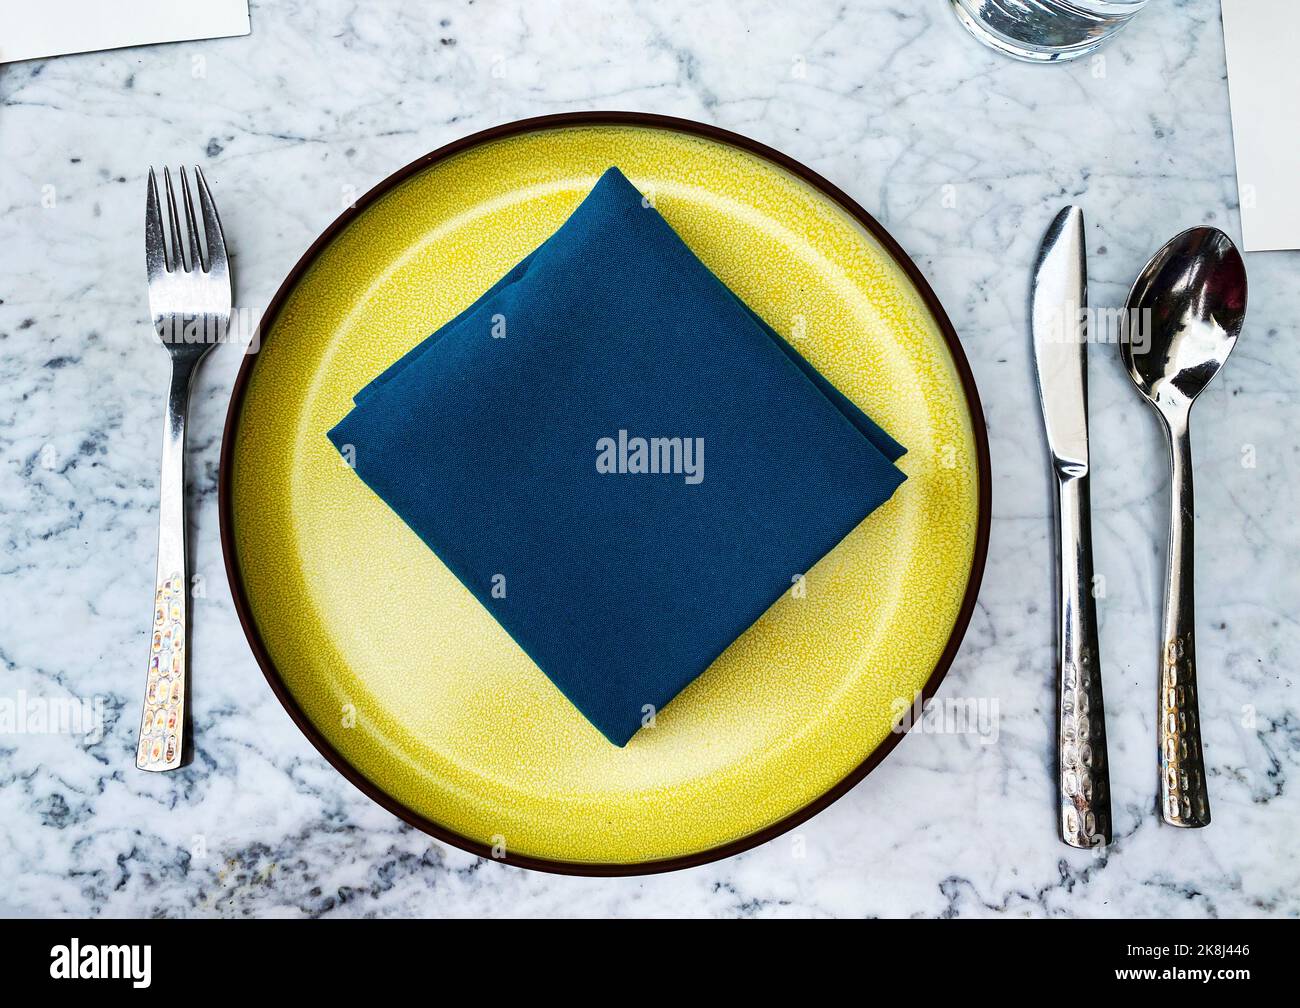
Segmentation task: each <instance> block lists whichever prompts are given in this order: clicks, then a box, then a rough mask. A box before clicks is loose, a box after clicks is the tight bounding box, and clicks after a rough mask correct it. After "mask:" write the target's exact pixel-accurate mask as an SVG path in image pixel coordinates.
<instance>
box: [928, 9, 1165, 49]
mask: <svg viewBox="0 0 1300 1008" xmlns="http://www.w3.org/2000/svg"><path fill="white" fill-rule="evenodd" d="M949 2H950V3H951V4H952V6H953V10H955V11H956V12H957V17H958V18H959V19H960V20H961V23H962V24H964V25H965V26H966V28H967V29H968V30H969V31H970V33H971V34H972V35H974V36H975V37H976V38H977V39H979V40H980V41H981V42H983V43H984V44H985V45H989V46H992V47H993V48H994V49H997V50H999V51H1000V52H1004V53H1006V54H1007V55H1009V56H1014V57H1016V59H1022V60H1029V61H1031V62H1034V63H1050V62H1054V61H1059V60H1069V59H1077V58H1078V57H1080V56H1083V55H1086V54H1087V53H1090V52H1092V51H1093V50H1094V49H1096V48H1097V47H1098V46H1100V45H1101V44H1102V43H1103V42H1105V41H1106V40H1107V39H1108V38H1110V37H1111V36H1112V35H1114V34H1115V32H1117V31H1119V30H1120V29H1121V28H1123V27H1124V26H1125V25H1126V24H1128V23H1129V21H1130V20H1131V19H1132V17H1133V15H1135V14H1136V13H1137V12H1138V11H1140V10H1141V9H1142V8H1143V7H1145V6H1146V3H1147V0H949Z"/></svg>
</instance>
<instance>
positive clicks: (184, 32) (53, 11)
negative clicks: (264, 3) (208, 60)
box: [0, 0, 249, 63]
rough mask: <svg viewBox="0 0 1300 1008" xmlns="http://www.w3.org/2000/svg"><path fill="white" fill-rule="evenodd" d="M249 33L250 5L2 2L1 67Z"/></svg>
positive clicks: (173, 0)
mask: <svg viewBox="0 0 1300 1008" xmlns="http://www.w3.org/2000/svg"><path fill="white" fill-rule="evenodd" d="M248 32H249V26H248V0H0V63H11V62H13V61H15V60H25V59H36V58H38V57H44V56H62V55H64V54H66V53H80V52H93V51H95V50H98V49H120V48H121V47H122V46H133V45H148V44H150V43H153V42H184V41H189V40H191V39H208V38H225V37H227V36H230V35H247V34H248Z"/></svg>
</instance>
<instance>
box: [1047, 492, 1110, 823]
mask: <svg viewBox="0 0 1300 1008" xmlns="http://www.w3.org/2000/svg"><path fill="white" fill-rule="evenodd" d="M1090 510H1091V508H1090V505H1089V500H1088V476H1087V473H1086V472H1083V473H1073V474H1072V473H1069V472H1061V473H1058V476H1057V482H1056V515H1057V530H1058V537H1057V548H1058V551H1059V553H1058V561H1059V563H1058V566H1057V570H1058V571H1059V574H1060V582H1059V591H1060V595H1059V609H1058V616H1059V620H1060V623H1059V627H1058V638H1057V648H1058V651H1057V658H1058V661H1057V670H1058V678H1057V693H1056V710H1057V787H1058V794H1059V799H1060V801H1059V804H1060V820H1061V839H1062V840H1064V841H1065V842H1066V843H1067V844H1069V845H1070V846H1071V847H1081V848H1092V847H1097V846H1100V845H1102V844H1108V843H1110V836H1111V834H1110V773H1109V769H1108V764H1107V760H1106V712H1105V707H1104V705H1103V703H1102V696H1101V666H1100V660H1099V655H1098V648H1097V608H1096V605H1095V603H1094V600H1093V594H1092V584H1093V581H1092V532H1091V527H1092V520H1091V516H1090Z"/></svg>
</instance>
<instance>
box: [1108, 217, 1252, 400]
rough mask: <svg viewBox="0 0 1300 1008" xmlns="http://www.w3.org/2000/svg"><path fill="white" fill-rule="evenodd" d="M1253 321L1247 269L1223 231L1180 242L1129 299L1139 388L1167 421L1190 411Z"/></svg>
mask: <svg viewBox="0 0 1300 1008" xmlns="http://www.w3.org/2000/svg"><path fill="white" fill-rule="evenodd" d="M1245 317H1246V265H1245V263H1243V262H1242V260H1241V253H1240V252H1238V251H1237V247H1236V246H1235V245H1234V244H1233V243H1232V239H1231V238H1229V237H1228V236H1227V235H1226V234H1224V233H1223V232H1222V231H1220V230H1219V229H1218V228H1212V227H1197V228H1191V229H1189V230H1187V231H1184V232H1183V233H1182V234H1179V235H1177V236H1175V237H1174V238H1172V239H1170V241H1169V242H1168V243H1167V244H1166V245H1165V246H1164V248H1162V249H1161V250H1160V251H1159V252H1157V253H1156V254H1155V255H1154V256H1152V257H1151V261H1150V262H1148V263H1147V264H1146V266H1145V267H1144V268H1143V270H1142V272H1141V273H1140V274H1138V278H1137V280H1136V281H1135V282H1134V283H1133V289H1132V290H1131V291H1130V292H1129V297H1128V312H1127V319H1128V323H1129V336H1128V338H1126V339H1124V340H1123V341H1121V343H1120V351H1121V353H1122V354H1123V357H1124V365H1125V367H1127V368H1128V373H1129V377H1130V378H1132V379H1133V384H1135V385H1136V386H1137V387H1138V391H1139V392H1141V393H1142V395H1143V396H1145V397H1146V398H1147V399H1148V400H1149V401H1150V402H1151V403H1152V405H1154V406H1155V407H1156V409H1157V410H1159V411H1160V412H1161V414H1162V415H1163V414H1165V413H1166V411H1168V410H1173V411H1175V412H1177V411H1178V410H1180V409H1190V408H1191V404H1192V401H1193V400H1194V399H1195V398H1196V397H1197V396H1198V395H1200V394H1201V391H1202V390H1203V389H1204V388H1205V386H1206V385H1208V384H1209V383H1210V380H1211V379H1212V378H1214V376H1215V375H1216V374H1218V373H1219V369H1220V368H1221V367H1222V366H1223V362H1224V361H1225V360H1227V357H1228V354H1229V353H1230V352H1231V351H1232V348H1233V346H1235V345H1236V343H1237V337H1238V336H1239V335H1240V333H1241V326H1242V322H1243V321H1244V320H1245Z"/></svg>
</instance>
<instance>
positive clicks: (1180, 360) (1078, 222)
mask: <svg viewBox="0 0 1300 1008" xmlns="http://www.w3.org/2000/svg"><path fill="white" fill-rule="evenodd" d="M1087 275H1088V268H1087V262H1086V251H1085V241H1084V234H1083V214H1082V212H1081V211H1080V210H1079V209H1078V208H1077V207H1071V206H1067V207H1065V208H1064V209H1063V210H1061V212H1060V213H1058V214H1057V215H1056V218H1055V219H1054V220H1053V221H1052V223H1051V226H1050V227H1049V228H1048V229H1047V234H1046V235H1045V236H1044V237H1043V242H1042V245H1041V247H1040V248H1039V252H1038V259H1037V262H1036V265H1035V268H1034V279H1033V286H1032V289H1031V294H1030V311H1031V319H1030V325H1031V330H1032V334H1033V350H1034V366H1035V371H1036V375H1037V379H1038V393H1039V402H1040V404H1041V406H1042V411H1043V426H1044V428H1045V430H1046V432H1047V444H1048V449H1049V452H1050V456H1051V462H1052V473H1053V477H1054V480H1053V482H1054V486H1055V491H1056V492H1055V498H1056V519H1057V520H1056V527H1057V558H1058V572H1057V573H1058V617H1059V624H1058V686H1057V741H1058V767H1057V788H1058V807H1059V808H1058V810H1059V821H1060V830H1061V838H1062V839H1063V840H1064V841H1065V842H1066V843H1067V844H1070V845H1071V846H1072V847H1096V846H1098V845H1101V844H1106V843H1109V842H1110V838H1111V822H1110V793H1109V774H1108V769H1107V760H1106V727H1105V722H1104V718H1105V713H1104V708H1103V703H1102V690H1101V669H1100V667H1099V661H1098V647H1097V616H1096V610H1095V605H1094V602H1093V595H1092V590H1091V589H1092V580H1093V570H1092V543H1091V532H1090V527H1089V526H1090V521H1089V498H1088V476H1089V472H1090V467H1089V459H1088V369H1087V361H1088V357H1087V343H1088V319H1089V313H1088V310H1087V307H1088V283H1087ZM1245 314H1246V270H1245V265H1244V264H1243V262H1242V259H1241V255H1240V253H1238V251H1237V249H1236V247H1235V246H1234V245H1233V243H1232V240H1231V239H1230V238H1228V236H1227V235H1225V234H1224V233H1223V232H1222V231H1219V230H1218V229H1217V228H1210V227H1200V228H1192V229H1191V230H1188V231H1184V232H1183V233H1182V234H1180V235H1178V236H1176V237H1175V238H1173V239H1172V240H1170V241H1169V243H1168V244H1166V245H1165V247H1164V248H1162V249H1161V250H1160V251H1159V252H1157V253H1156V254H1155V255H1154V256H1152V258H1151V260H1150V262H1148V263H1147V264H1146V266H1145V267H1144V268H1143V270H1142V272H1141V274H1140V275H1139V276H1138V278H1137V280H1136V281H1135V282H1134V284H1133V288H1132V290H1131V291H1130V293H1129V298H1128V303H1127V305H1126V311H1125V312H1124V313H1123V319H1124V331H1123V333H1122V338H1121V339H1120V341H1119V342H1120V352H1121V354H1122V356H1123V360H1124V365H1125V367H1126V368H1127V369H1128V373H1129V377H1130V378H1132V379H1133V383H1134V385H1136V386H1137V389H1138V391H1139V392H1140V393H1141V394H1142V396H1143V398H1144V399H1145V400H1146V401H1147V402H1148V403H1149V404H1150V405H1151V407H1152V409H1154V410H1155V412H1156V415H1157V416H1159V417H1160V421H1161V427H1162V428H1163V430H1164V432H1165V436H1166V440H1167V443H1168V445H1169V457H1170V467H1171V471H1172V474H1173V478H1172V487H1171V491H1170V517H1169V550H1168V558H1167V567H1166V579H1165V596H1164V613H1163V621H1162V638H1161V641H1160V654H1159V668H1160V674H1159V708H1158V719H1157V734H1158V737H1159V766H1160V783H1159V792H1160V812H1161V816H1162V817H1163V818H1164V821H1165V822H1167V823H1169V824H1170V825H1173V826H1183V827H1195V826H1206V825H1208V824H1209V822H1210V799H1209V792H1208V788H1207V784H1206V778H1205V759H1204V755H1203V752H1202V749H1201V732H1200V716H1199V708H1198V703H1197V681H1196V632H1195V631H1196V627H1195V615H1194V605H1193V591H1192V581H1193V565H1192V538H1193V518H1194V508H1193V503H1192V456H1191V438H1190V434H1189V428H1188V416H1189V414H1190V412H1191V408H1192V403H1193V402H1195V401H1196V397H1197V396H1198V395H1200V393H1201V392H1202V390H1204V388H1205V386H1206V385H1208V384H1209V383H1210V381H1211V380H1212V379H1213V378H1214V376H1215V375H1216V374H1218V372H1219V369H1220V368H1221V367H1222V366H1223V362H1224V361H1225V360H1226V359H1227V356H1228V354H1229V353H1230V352H1231V351H1232V348H1233V346H1235V345H1236V342H1237V337H1238V335H1239V334H1240V333H1241V327H1242V323H1243V321H1244V319H1245Z"/></svg>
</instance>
